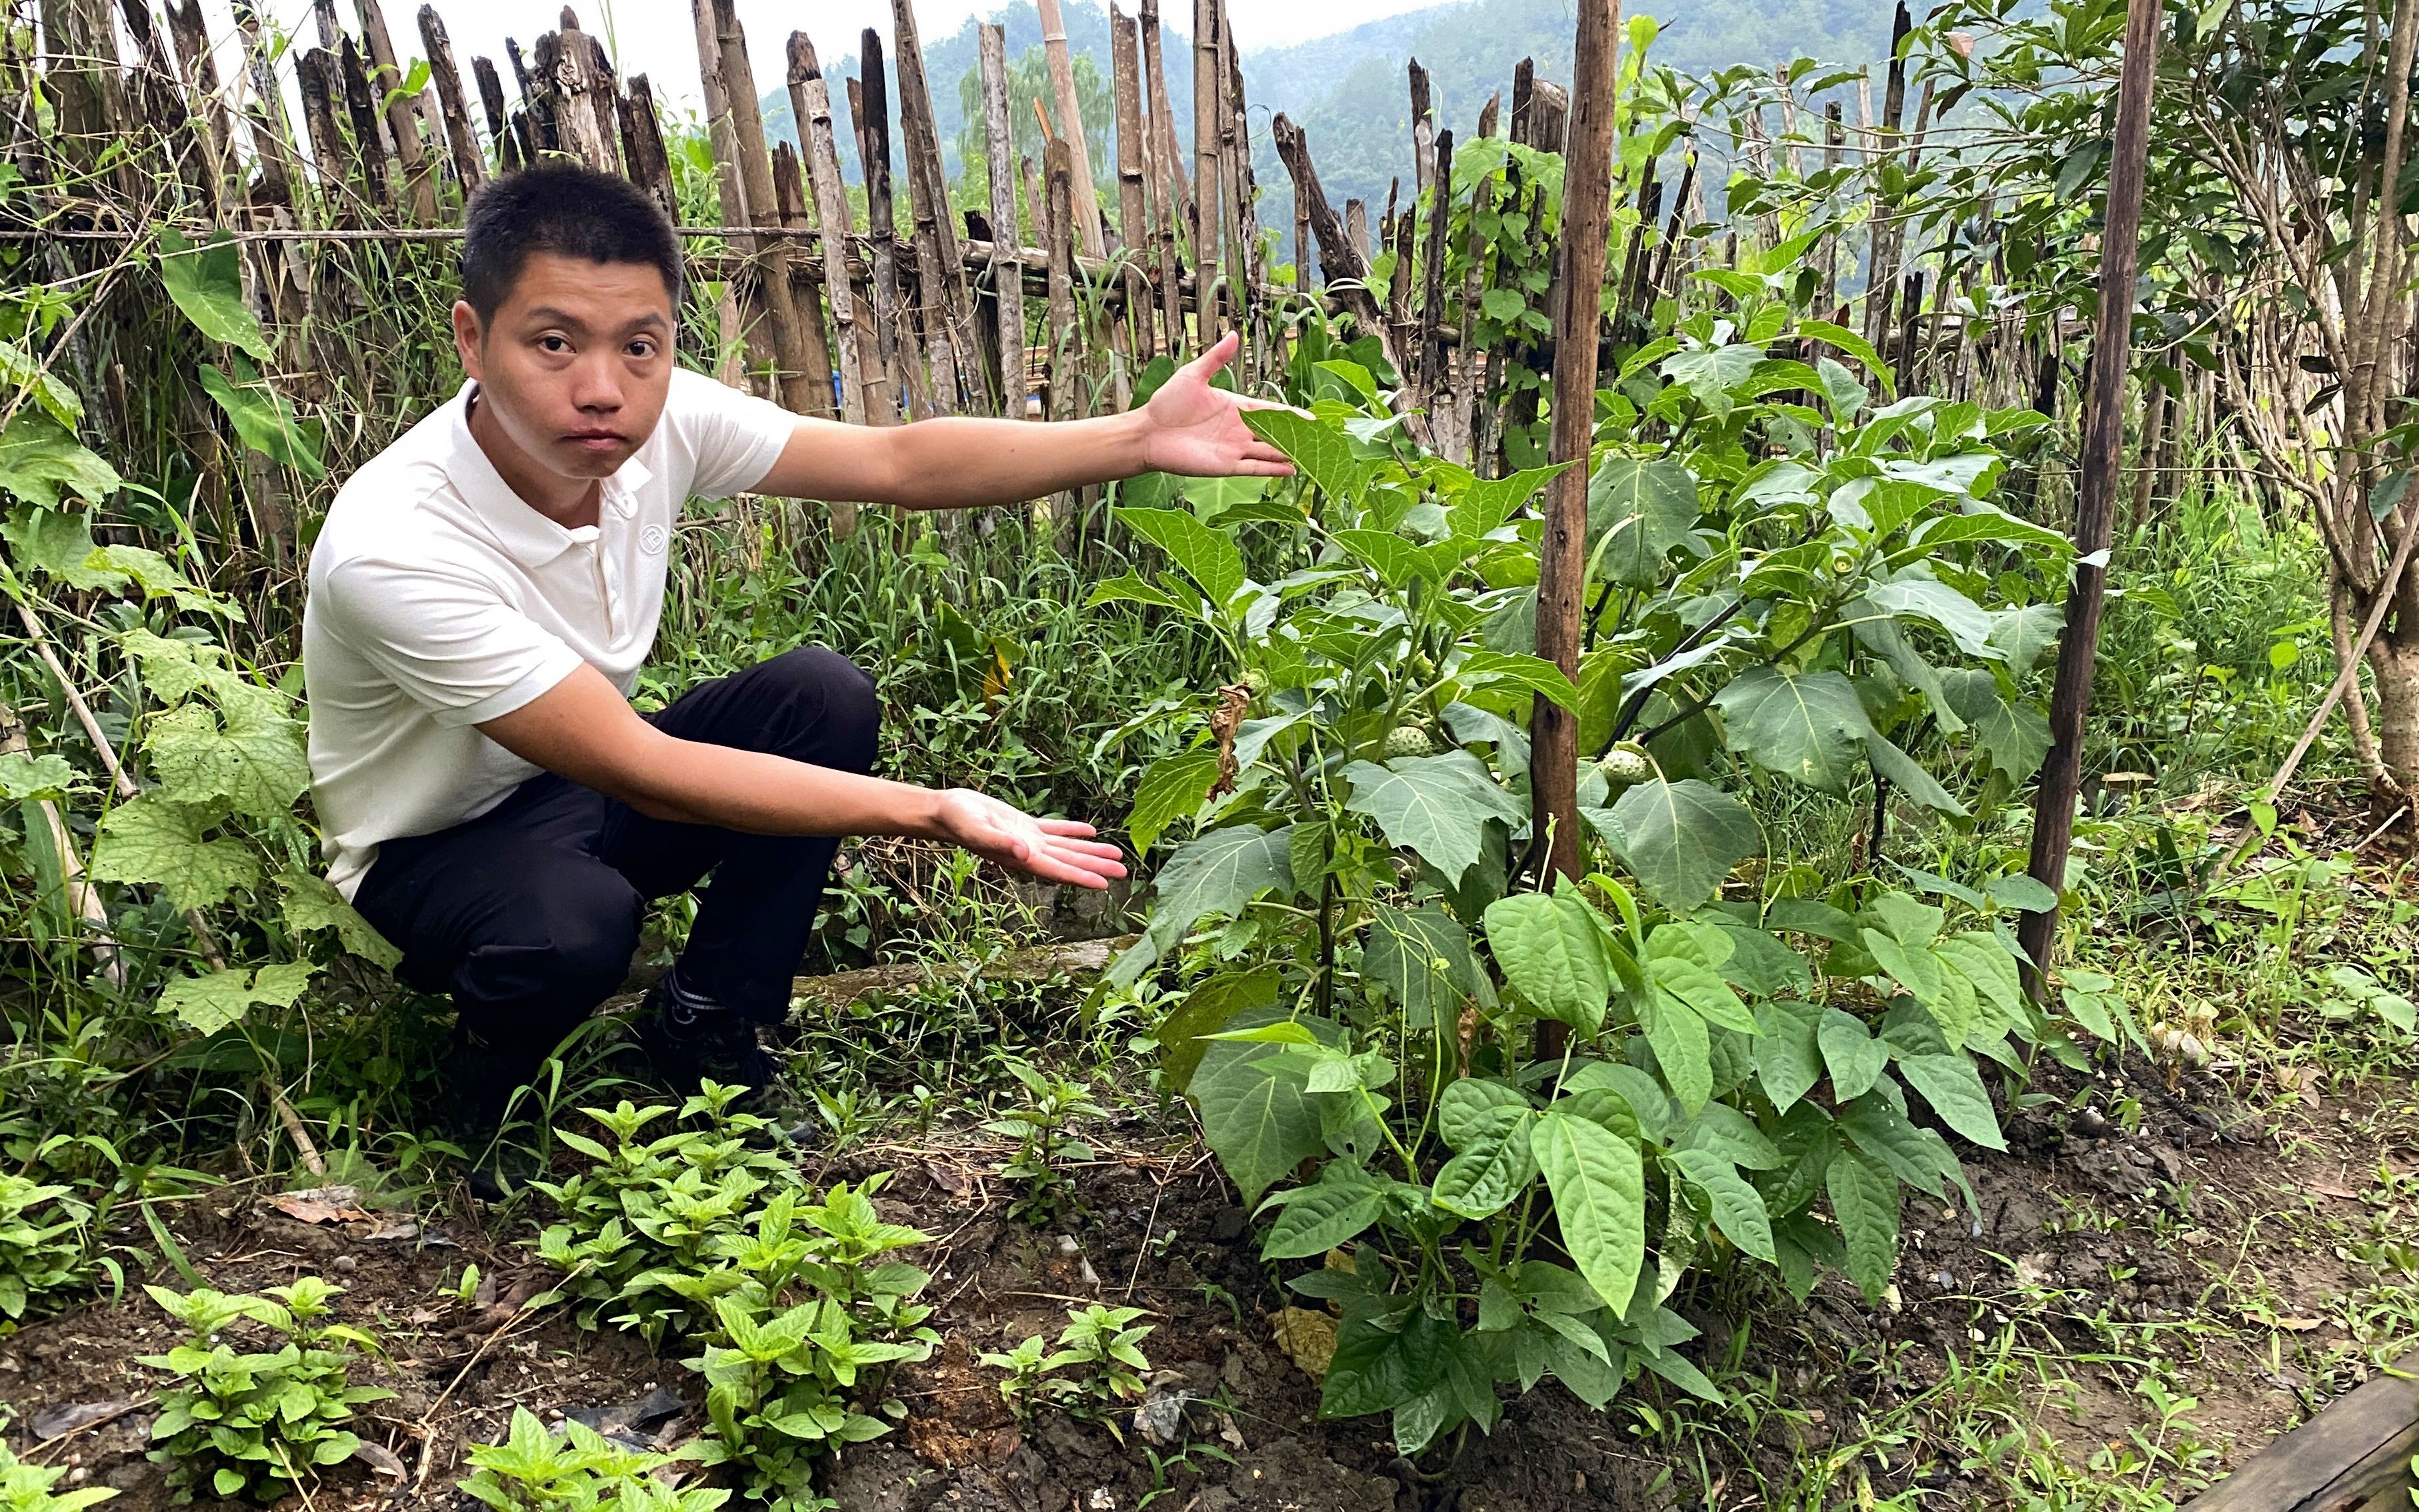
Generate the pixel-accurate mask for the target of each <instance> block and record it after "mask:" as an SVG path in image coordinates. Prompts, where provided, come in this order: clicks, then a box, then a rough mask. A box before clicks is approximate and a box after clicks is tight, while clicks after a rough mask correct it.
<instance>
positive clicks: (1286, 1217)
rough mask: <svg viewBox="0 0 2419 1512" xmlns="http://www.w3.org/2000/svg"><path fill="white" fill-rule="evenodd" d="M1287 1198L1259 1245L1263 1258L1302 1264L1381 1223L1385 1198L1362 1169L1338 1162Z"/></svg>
mask: <svg viewBox="0 0 2419 1512" xmlns="http://www.w3.org/2000/svg"><path fill="white" fill-rule="evenodd" d="M1282 1197H1283V1200H1284V1202H1285V1206H1284V1208H1283V1209H1282V1210H1280V1211H1278V1213H1277V1219H1276V1222H1275V1223H1274V1224H1273V1225H1272V1226H1271V1227H1270V1229H1269V1237H1268V1239H1267V1241H1266V1242H1263V1243H1262V1244H1261V1246H1260V1258H1262V1259H1264V1260H1299V1259H1302V1258H1303V1257H1307V1256H1312V1255H1324V1254H1326V1253H1327V1252H1328V1251H1329V1250H1332V1249H1333V1248H1335V1247H1336V1246H1337V1245H1339V1244H1344V1243H1348V1242H1350V1241H1352V1240H1353V1239H1356V1238H1358V1237H1359V1236H1360V1234H1361V1231H1362V1230H1363V1229H1364V1228H1367V1227H1369V1226H1370V1225H1371V1224H1373V1223H1376V1222H1377V1221H1378V1213H1379V1210H1380V1209H1382V1208H1383V1207H1384V1206H1385V1197H1386V1194H1385V1189H1384V1188H1383V1187H1380V1186H1379V1185H1378V1184H1377V1183H1376V1182H1375V1181H1372V1180H1369V1178H1368V1176H1367V1174H1366V1173H1364V1171H1362V1169H1361V1168H1360V1167H1359V1166H1357V1165H1353V1164H1352V1163H1351V1162H1349V1161H1342V1160H1336V1161H1330V1162H1328V1164H1327V1167H1326V1169H1324V1170H1322V1171H1320V1172H1319V1173H1318V1180H1317V1181H1316V1182H1314V1183H1313V1184H1311V1185H1309V1186H1306V1187H1303V1188H1302V1189H1301V1190H1299V1191H1294V1192H1287V1193H1284V1194H1282ZM1270 1200H1271V1201H1275V1200H1278V1199H1277V1198H1271V1199H1270Z"/></svg>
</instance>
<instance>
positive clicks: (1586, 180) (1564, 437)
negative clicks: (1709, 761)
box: [1529, 0, 1621, 881]
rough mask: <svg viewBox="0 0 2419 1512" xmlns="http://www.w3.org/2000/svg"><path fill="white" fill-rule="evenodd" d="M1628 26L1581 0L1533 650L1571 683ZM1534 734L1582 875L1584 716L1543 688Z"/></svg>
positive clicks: (1546, 791) (1562, 837) (1535, 786)
mask: <svg viewBox="0 0 2419 1512" xmlns="http://www.w3.org/2000/svg"><path fill="white" fill-rule="evenodd" d="M1620 29H1621V8H1620V3H1619V0H1579V36H1578V39H1577V42H1576V44H1575V50H1574V57H1575V63H1574V68H1573V70H1572V75H1571V120H1570V156H1569V158H1568V159H1567V161H1566V163H1565V166H1564V189H1563V244H1562V261H1561V267H1560V270H1559V279H1558V281H1559V282H1560V283H1561V284H1562V285H1563V306H1562V320H1561V321H1560V323H1559V324H1558V325H1557V327H1556V329H1555V332H1554V395H1553V405H1554V409H1553V417H1552V431H1551V439H1550V440H1549V442H1548V452H1547V455H1548V458H1549V459H1551V460H1552V461H1555V462H1559V463H1562V464H1564V470H1563V471H1562V472H1561V473H1559V474H1557V475H1556V476H1555V478H1554V480H1553V482H1551V483H1549V484H1548V485H1547V486H1546V532H1545V535H1544V538H1543V539H1542V540H1540V541H1539V543H1538V550H1537V655H1538V656H1540V657H1542V658H1544V659H1545V660H1547V661H1550V662H1552V663H1553V664H1554V665H1555V666H1557V667H1560V668H1561V669H1562V670H1563V672H1564V675H1565V676H1567V677H1569V678H1571V679H1572V681H1574V682H1577V681H1578V679H1579V631H1580V626H1579V618H1580V616H1579V609H1580V605H1581V602H1582V600H1583V599H1584V597H1585V590H1586V586H1587V583H1586V579H1587V560H1586V554H1585V553H1586V549H1587V489H1588V447H1589V443H1590V442H1591V441H1592V440H1594V439H1595V363H1596V325H1597V317H1598V316H1600V315H1601V314H1602V305H1603V301H1604V293H1603V285H1604V255H1605V246H1606V243H1607V241H1608V239H1610V235H1611V208H1612V125H1613V122H1612V103H1613V95H1612V90H1613V48H1614V39H1615V38H1616V37H1617V36H1618V34H1619V32H1620ZM1529 733H1530V741H1531V746H1530V764H1529V790H1530V792H1531V793H1532V794H1533V795H1534V798H1533V807H1532V814H1533V818H1532V820H1531V823H1532V824H1533V825H1543V826H1548V829H1549V831H1550V833H1549V834H1548V835H1547V836H1544V837H1542V838H1544V839H1545V840H1546V841H1547V848H1546V851H1545V856H1546V861H1547V867H1548V870H1549V871H1551V872H1554V873H1557V874H1559V875H1562V876H1566V877H1569V878H1571V879H1572V880H1573V881H1577V880H1578V879H1579V876H1580V875H1581V874H1582V873H1583V871H1584V868H1583V867H1582V865H1581V863H1580V860H1579V721H1578V717H1577V716H1575V715H1573V714H1572V713H1571V712H1570V711H1569V710H1566V709H1564V707H1563V706H1562V705H1561V704H1559V703H1556V702H1553V701H1552V700H1551V699H1548V698H1546V697H1544V696H1542V695H1540V696H1539V697H1538V699H1537V701H1536V703H1535V706H1534V708H1533V712H1532V714H1531V716H1530V726H1529ZM1531 843H1532V845H1533V846H1534V845H1535V843H1536V841H1532V842H1531Z"/></svg>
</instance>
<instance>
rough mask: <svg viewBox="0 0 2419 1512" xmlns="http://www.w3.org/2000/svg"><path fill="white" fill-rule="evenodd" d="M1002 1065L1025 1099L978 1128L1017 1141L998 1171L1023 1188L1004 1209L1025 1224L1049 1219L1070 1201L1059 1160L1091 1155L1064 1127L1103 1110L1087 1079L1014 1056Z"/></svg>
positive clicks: (1071, 1186) (1069, 1185) (1068, 1184)
mask: <svg viewBox="0 0 2419 1512" xmlns="http://www.w3.org/2000/svg"><path fill="white" fill-rule="evenodd" d="M1007 1065H1008V1070H1009V1074H1010V1075H1012V1076H1014V1077H1015V1078H1016V1080H1017V1083H1018V1085H1020V1086H1021V1087H1023V1088H1025V1102H1024V1103H1020V1104H1018V1105H1016V1106H1014V1107H1011V1108H1009V1109H1008V1111H1007V1112H1005V1113H1003V1114H1001V1115H1000V1116H999V1117H998V1118H996V1119H990V1120H988V1121H986V1122H985V1123H984V1124H983V1126H982V1127H983V1129H984V1131H985V1132H987V1133H990V1134H1006V1135H1009V1137H1011V1138H1013V1139H1015V1140H1016V1153H1015V1154H1013V1155H1011V1156H1009V1158H1008V1160H1007V1161H1006V1162H1005V1163H1004V1164H1003V1165H1001V1166H1000V1168H999V1174H1000V1175H1002V1176H1004V1177H1006V1178H1007V1179H1008V1180H1011V1181H1014V1182H1016V1183H1017V1184H1018V1185H1019V1186H1020V1187H1021V1188H1022V1189H1023V1190H1021V1191H1020V1192H1019V1193H1018V1194H1017V1196H1016V1200H1015V1201H1014V1202H1012V1203H1010V1204H1009V1210H1008V1211H1009V1213H1010V1214H1011V1215H1013V1216H1015V1217H1018V1218H1022V1219H1024V1220H1025V1222H1026V1223H1029V1224H1036V1225H1040V1224H1047V1223H1054V1222H1055V1221H1057V1219H1058V1218H1059V1217H1060V1216H1062V1215H1063V1214H1064V1213H1065V1212H1066V1211H1067V1210H1068V1208H1069V1207H1070V1206H1071V1204H1072V1202H1073V1200H1074V1183H1073V1181H1071V1180H1070V1179H1069V1178H1068V1175H1067V1172H1066V1170H1065V1169H1064V1163H1065V1162H1068V1161H1071V1160H1090V1159H1091V1158H1092V1147H1091V1146H1090V1145H1089V1144H1087V1143H1086V1142H1085V1141H1084V1140H1082V1139H1080V1138H1077V1137H1076V1136H1075V1135H1074V1134H1070V1133H1068V1132H1067V1127H1068V1125H1069V1123H1070V1122H1071V1120H1073V1119H1104V1118H1107V1117H1108V1110H1107V1109H1106V1108H1103V1107H1102V1106H1101V1105H1100V1104H1099V1103H1095V1102H1093V1101H1092V1088H1091V1086H1090V1084H1089V1083H1086V1082H1080V1081H1073V1080H1071V1079H1069V1078H1067V1077H1064V1076H1060V1075H1058V1074H1057V1073H1055V1072H1050V1071H1045V1070H1043V1069H1042V1068H1040V1067H1039V1066H1036V1065H1034V1064H1033V1063H1032V1062H1030V1061H1025V1060H1018V1059H1015V1058H1013V1057H1010V1058H1009V1059H1008V1061H1007Z"/></svg>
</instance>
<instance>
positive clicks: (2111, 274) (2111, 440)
mask: <svg viewBox="0 0 2419 1512" xmlns="http://www.w3.org/2000/svg"><path fill="white" fill-rule="evenodd" d="M2159 14H2160V8H2159V0H2129V3H2128V5H2127V7H2126V10H2125V59H2124V63H2123V65H2122V67H2121V69H2120V71H2119V75H2118V84H2117V134H2116V140H2115V142H2114V144H2113V146H2112V148H2111V156H2110V161H2109V167H2108V200H2107V209H2106V213H2105V217H2104V221H2103V227H2104V228H2103V231H2102V233H2101V239H2100V321H2099V328H2098V332H2097V334H2095V335H2094V337H2093V338H2092V346H2091V353H2092V355H2091V399H2090V408H2089V409H2088V411H2087V413H2086V414H2085V417H2084V429H2083V447H2082V480H2081V486H2080V487H2079V488H2078V489H2077V491H2076V497H2075V506H2074V514H2075V518H2074V550H2075V556H2076V558H2077V561H2076V563H2075V567H2074V586H2073V587H2072V589H2070V590H2069V591H2068V593H2067V599H2066V632H2065V634H2064V635H2062V636H2061V637H2059V639H2058V645H2057V683H2056V685H2055V686H2054V687H2053V688H2052V690H2051V693H2050V705H2049V728H2050V748H2049V757H2048V759H2047V760H2046V761H2044V762H2043V763H2042V776H2041V788H2040V791H2039V794H2038V796H2037V798H2036V800H2035V804H2034V810H2033V843H2032V865H2031V867H2030V869H2029V870H2030V872H2031V874H2032V877H2033V880H2035V881H2036V882H2039V883H2041V884H2042V886H2044V887H2048V888H2049V889H2050V891H2052V892H2057V891H2059V890H2061V889H2062V888H2063V887H2065V885H2066V854H2067V850H2068V848H2069V846H2070V845H2071V844H2072V841H2073V838H2074V801H2075V797H2076V795H2077V794H2078V793H2079V792H2080V791H2081V789H2082V785H2083V733H2084V718H2085V716H2086V715H2088V713H2089V712H2090V709H2091V671H2092V661H2093V659H2094V658H2095V657H2096V656H2098V655H2099V652H2100V611H2101V606H2102V600H2103V592H2104V590H2105V588H2106V586H2107V581H2108V568H2107V563H2106V558H2105V556H2104V553H2105V552H2106V551H2107V549H2108V543H2109V534H2110V526H2111V514H2112V511H2113V510H2114V508H2115V504H2116V497H2117V482H2118V474H2119V471H2120V469H2121V467H2122V463H2123V460H2124V449H2125V381H2126V374H2127V369H2128V368H2129V367H2130V366H2131V365H2132V358H2133V321H2134V272H2135V270H2136V268H2137V266H2138V263H2139V257H2140V253H2141V233H2142V181H2143V176H2144V173H2145V169H2146V162H2147V160H2148V158H2149V142H2150V93H2151V90H2152V89H2153V88H2155V87H2156V85H2157V83H2158V62H2159ZM2016 938H2017V940H2018V942H2019V943H2020V944H2022V945H2023V946H2024V948H2025V951H2026V954H2028V955H2030V956H2031V957H2032V960H2033V964H2032V966H2031V967H2030V968H2029V970H2028V972H2027V974H2026V982H2027V985H2028V986H2029V988H2030V990H2031V992H2032V994H2033V996H2034V997H2035V998H2036V999H2039V998H2041V997H2043V996H2045V995H2047V993H2048V990H2049V982H2048V979H2047V972H2048V970H2049V966H2050V963H2051V958H2052V955H2053V953H2054V950H2055V948H2056V946H2057V907H2056V906H2054V905H2053V906H2052V907H2050V908H2049V909H2047V910H2045V911H2043V912H2042V913H2038V914H2026V916H2025V917H2024V920H2023V922H2022V923H2020V924H2019V925H2018V926H2017V929H2016Z"/></svg>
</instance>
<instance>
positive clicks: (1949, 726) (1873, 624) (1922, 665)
mask: <svg viewBox="0 0 2419 1512" xmlns="http://www.w3.org/2000/svg"><path fill="white" fill-rule="evenodd" d="M1880 612H1881V611H1880V610H1879V609H1875V608H1874V607H1873V606H1872V605H1871V604H1869V603H1867V602H1866V601H1865V600H1864V599H1862V598H1852V599H1850V600H1848V602H1847V604H1846V605H1845V606H1843V607H1842V608H1841V613H1842V614H1843V615H1845V616H1846V617H1847V619H1848V621H1849V622H1850V624H1851V625H1853V626H1854V628H1853V630H1852V631H1851V633H1852V634H1854V635H1855V636H1856V638H1857V644H1858V645H1861V646H1863V647H1864V648H1865V649H1867V650H1868V651H1871V652H1872V653H1873V654H1874V655H1875V656H1879V657H1881V658H1882V660H1883V661H1885V662H1887V664H1888V665H1889V670H1890V671H1892V672H1895V673H1896V674H1897V675H1898V680H1899V681H1900V682H1902V683H1904V684H1905V685H1906V686H1907V687H1912V688H1914V689H1916V690H1917V691H1918V692H1919V693H1921V694H1922V695H1923V696H1924V699H1925V701H1926V702H1929V703H1930V704H1931V706H1932V715H1933V717H1934V719H1935V720H1937V721H1938V722H1939V725H1940V729H1941V732H1942V733H1944V734H1951V735H1955V734H1962V733H1964V730H1965V721H1964V719H1962V718H1960V717H1958V715H1957V711H1956V710H1955V709H1954V708H1951V707H1950V706H1949V693H1948V690H1947V689H1946V688H1945V687H1943V686H1942V685H1941V681H1940V671H1939V669H1937V668H1935V667H1934V666H1933V665H1932V663H1930V662H1928V661H1926V660H1924V659H1923V657H1922V656H1920V655H1918V653H1917V651H1916V649H1915V645H1914V643H1913V642H1912V641H1910V640H1908V639H1907V637H1906V632H1905V630H1903V628H1901V627H1900V625H1899V623H1898V622H1897V621H1896V620H1888V619H1881V618H1877V617H1876V616H1878V615H1879V614H1880Z"/></svg>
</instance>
